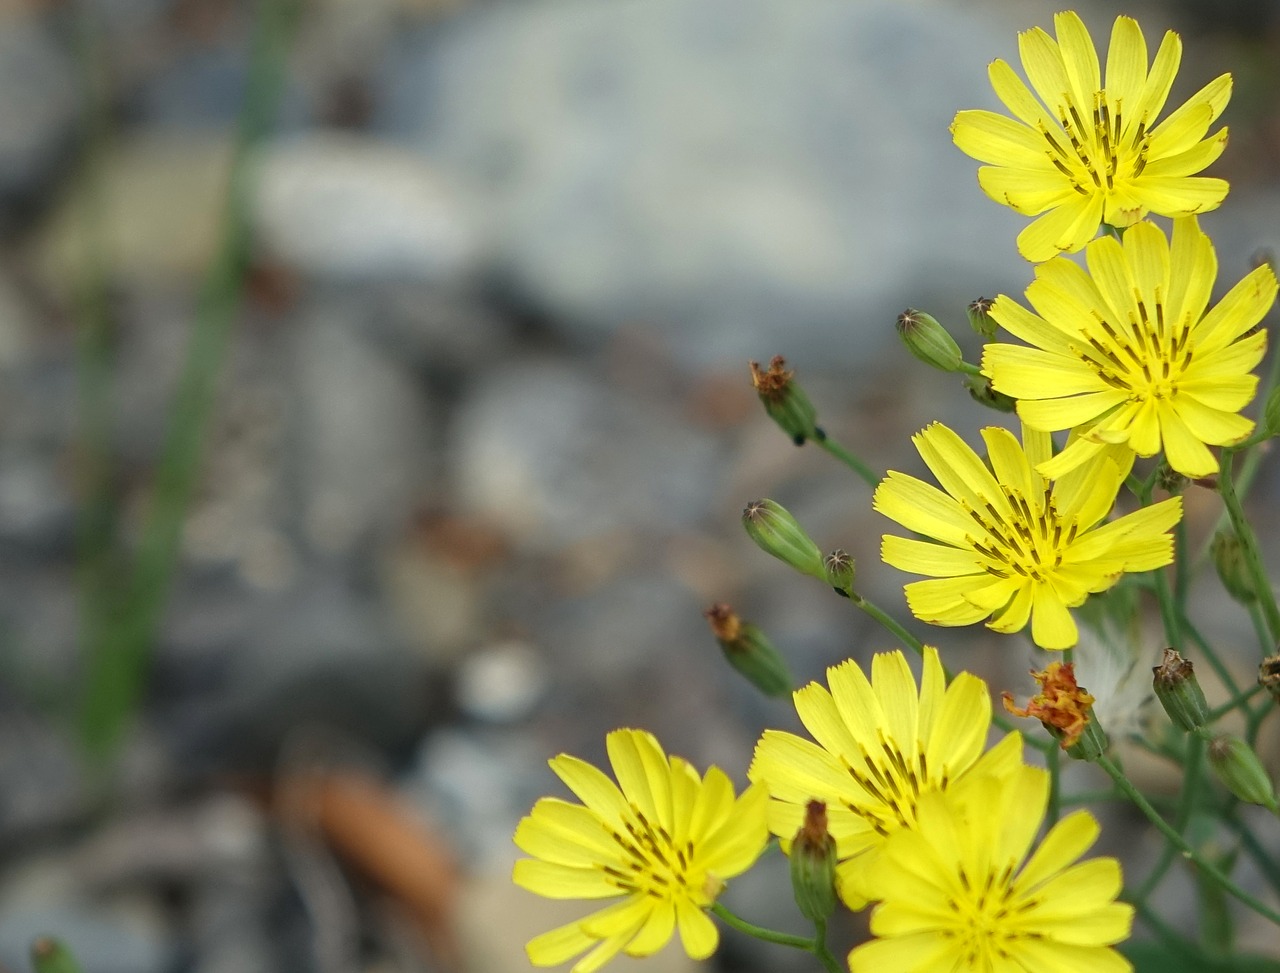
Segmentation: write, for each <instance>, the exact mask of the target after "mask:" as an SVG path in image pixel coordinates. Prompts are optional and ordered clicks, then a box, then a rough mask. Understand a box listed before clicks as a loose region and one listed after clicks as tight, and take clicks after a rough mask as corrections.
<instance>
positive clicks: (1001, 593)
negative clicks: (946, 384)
mask: <svg viewBox="0 0 1280 973" xmlns="http://www.w3.org/2000/svg"><path fill="white" fill-rule="evenodd" d="M912 438H913V441H914V442H915V444H916V448H917V449H918V450H919V451H920V456H921V457H922V458H923V459H924V461H925V464H926V465H927V466H928V467H929V469H930V471H932V473H933V475H934V476H935V477H937V479H938V482H939V483H940V484H941V485H942V488H943V489H941V490H939V489H938V488H937V487H935V486H932V485H930V484H928V483H925V482H924V481H923V480H919V479H917V478H916V477H914V476H908V475H907V474H905V473H897V472H893V471H891V472H890V473H889V475H888V476H887V477H885V479H884V480H882V481H881V482H880V486H879V487H877V488H876V492H875V496H874V498H873V500H872V505H873V506H874V507H875V509H876V510H878V511H879V512H880V513H882V514H884V515H885V516H886V517H888V518H890V519H891V520H895V521H897V522H898V523H899V524H901V525H902V526H903V527H906V528H907V529H908V530H912V531H915V532H916V533H918V534H923V535H924V536H926V537H930V538H935V540H917V539H915V538H907V537H896V536H894V535H892V534H886V535H884V539H883V543H882V545H881V548H880V555H881V557H882V558H883V559H884V561H885V563H886V564H890V565H892V566H893V567H895V568H899V569H901V570H903V571H909V572H912V573H913V574H924V575H929V576H930V577H929V578H928V580H925V581H915V582H912V583H910V584H908V585H907V586H906V588H905V591H906V596H907V605H908V607H910V609H911V612H912V614H914V615H915V616H916V617H917V618H919V619H920V620H921V621H924V622H928V623H929V624H931V625H971V624H973V623H974V622H978V621H981V620H982V619H984V618H990V621H989V622H987V627H988V628H992V629H994V630H995V631H997V632H1017V631H1021V630H1022V629H1023V628H1025V627H1026V625H1027V622H1028V621H1030V623H1031V638H1032V641H1034V642H1035V643H1036V645H1038V646H1040V647H1041V648H1044V649H1068V648H1070V647H1071V646H1073V645H1075V644H1076V641H1077V639H1078V638H1079V630H1078V629H1077V628H1076V623H1075V621H1074V620H1073V619H1072V617H1071V612H1070V611H1068V609H1070V608H1074V607H1077V606H1079V605H1081V604H1083V603H1084V601H1085V599H1086V598H1088V596H1089V595H1090V594H1093V593H1096V592H1099V591H1105V590H1106V589H1108V588H1110V587H1111V586H1112V585H1113V584H1115V583H1116V582H1117V581H1118V580H1119V579H1120V576H1121V575H1122V574H1124V573H1126V572H1131V571H1150V570H1152V569H1154V568H1159V567H1163V566H1164V565H1166V564H1169V563H1170V562H1171V561H1172V560H1173V538H1172V536H1171V535H1170V534H1169V530H1170V528H1172V527H1173V525H1174V524H1176V523H1177V522H1178V520H1179V519H1180V518H1181V516H1182V502H1181V499H1180V498H1178V497H1173V498H1170V499H1168V500H1163V501H1161V502H1160V503H1157V504H1153V505H1152V506H1149V507H1144V508H1142V509H1141V510H1137V511H1134V512H1133V513H1130V514H1126V515H1125V516H1123V517H1120V518H1118V519H1117V520H1114V521H1112V522H1111V523H1107V524H1104V523H1102V521H1103V519H1104V518H1105V517H1106V516H1107V514H1108V513H1109V512H1110V510H1111V507H1112V505H1113V504H1114V503H1115V498H1116V495H1117V493H1118V492H1119V490H1120V485H1121V483H1122V482H1123V480H1124V477H1125V474H1126V473H1127V472H1128V468H1127V466H1126V467H1124V468H1122V467H1120V466H1117V465H1116V463H1115V461H1114V460H1113V459H1112V458H1111V456H1110V455H1108V454H1107V453H1102V454H1099V455H1097V456H1094V457H1092V458H1091V459H1089V460H1088V461H1087V462H1086V463H1084V464H1081V465H1080V466H1077V467H1076V468H1075V469H1074V470H1072V471H1071V472H1070V473H1068V474H1067V475H1065V476H1063V477H1060V478H1059V479H1057V480H1054V481H1052V482H1051V481H1049V480H1047V479H1045V477H1044V476H1043V475H1041V474H1040V473H1038V472H1037V469H1043V464H1044V463H1045V462H1046V461H1048V460H1049V458H1050V457H1051V456H1052V448H1053V447H1052V442H1051V441H1050V438H1049V434H1048V433H1046V432H1036V431H1035V430H1033V429H1030V428H1028V427H1027V426H1026V425H1025V424H1024V425H1023V430H1022V439H1023V442H1022V443H1021V444H1019V442H1018V440H1017V439H1016V438H1015V437H1014V435H1013V433H1011V432H1009V430H1007V429H1001V428H999V427H996V426H991V427H988V428H986V429H983V430H982V438H983V440H984V441H985V442H986V446H987V452H988V456H989V459H990V464H991V465H990V466H989V467H988V466H987V464H985V463H984V462H983V461H982V460H981V459H980V458H979V457H978V455H977V453H975V452H974V451H973V450H972V449H970V448H969V446H968V445H967V444H966V443H965V442H964V440H962V439H961V438H960V437H959V436H957V435H956V434H955V433H954V432H953V431H951V430H950V429H948V428H947V427H946V426H944V425H942V424H941V423H934V424H933V425H931V426H928V427H926V428H925V429H923V430H922V431H921V432H919V433H917V434H916V435H915V436H914V437H912Z"/></svg>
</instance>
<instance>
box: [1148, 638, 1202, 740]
mask: <svg viewBox="0 0 1280 973" xmlns="http://www.w3.org/2000/svg"><path fill="white" fill-rule="evenodd" d="M1151 671H1152V673H1153V674H1154V677H1155V678H1154V679H1153V680H1152V687H1153V688H1154V689H1155V693H1156V699H1158V700H1160V705H1161V706H1163V707H1164V711H1165V712H1166V713H1167V714H1169V719H1170V720H1172V721H1173V725H1174V726H1176V727H1178V729H1180V730H1186V731H1187V732H1188V733H1190V732H1194V731H1195V730H1198V729H1199V728H1200V727H1202V726H1204V725H1205V724H1207V723H1208V722H1209V702H1208V700H1206V699H1205V698H1204V690H1203V689H1201V688H1200V683H1199V681H1198V680H1197V679H1196V673H1195V667H1194V666H1192V665H1191V662H1190V660H1188V659H1184V658H1183V657H1182V656H1181V655H1179V654H1178V653H1177V652H1175V651H1174V650H1173V649H1165V650H1164V658H1163V659H1161V660H1160V664H1159V665H1158V666H1152V667H1151Z"/></svg>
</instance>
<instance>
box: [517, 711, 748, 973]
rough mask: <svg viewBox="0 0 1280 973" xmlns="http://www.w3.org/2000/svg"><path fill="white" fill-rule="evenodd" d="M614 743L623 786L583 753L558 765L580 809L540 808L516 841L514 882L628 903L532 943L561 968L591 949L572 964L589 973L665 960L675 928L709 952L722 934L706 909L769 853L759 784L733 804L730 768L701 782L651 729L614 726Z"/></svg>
mask: <svg viewBox="0 0 1280 973" xmlns="http://www.w3.org/2000/svg"><path fill="white" fill-rule="evenodd" d="M606 744H607V748H608V753H609V761H610V763H611V764H612V765H613V771H614V774H615V775H616V776H617V779H618V783H617V784H616V785H615V784H614V782H613V781H611V780H610V779H609V778H608V777H607V776H605V774H604V773H602V772H601V771H600V770H598V769H596V768H595V767H593V766H591V765H590V764H588V763H586V762H585V761H582V760H579V759H578V758H577V757H571V756H568V755H566V754H561V755H560V756H558V757H555V758H554V759H553V760H551V762H550V763H551V769H552V770H554V771H555V772H556V775H557V776H558V777H559V778H560V779H561V780H562V781H564V782H565V784H567V785H568V787H569V789H570V790H571V791H573V792H574V793H575V794H576V795H577V796H578V797H579V798H580V799H581V801H582V804H573V803H570V802H568V801H562V800H559V799H557V798H553V797H544V798H542V799H541V800H539V801H538V802H537V803H536V804H535V805H534V806H533V810H532V812H530V814H529V815H528V817H526V818H524V819H523V820H522V821H521V822H520V825H519V827H518V828H517V829H516V834H515V842H516V845H517V846H519V848H520V850H521V851H523V852H525V853H526V854H528V855H531V856H532V857H531V858H522V859H520V860H519V861H517V862H516V865H515V872H514V874H513V875H512V879H513V881H515V883H516V884H517V885H519V886H522V887H523V888H526V889H529V890H530V891H531V892H536V893H538V894H539V895H544V896H547V897H548V898H553V899H608V898H615V899H618V900H619V901H617V902H615V903H614V904H612V905H610V906H607V907H606V908H604V909H601V910H599V911H597V912H594V913H592V914H591V915H589V916H587V917H586V918H584V919H581V920H579V921H577V922H571V923H569V924H568V925H565V926H561V927H560V928H558V929H553V930H552V931H551V932H548V933H544V934H542V935H541V936H538V937H536V938H535V939H533V940H531V941H530V942H529V944H528V946H527V950H528V953H529V959H530V961H532V962H533V963H534V965H536V966H554V965H555V964H557V963H563V962H565V961H566V960H569V959H572V958H573V957H574V956H577V955H578V954H580V953H582V952H584V951H587V950H590V951H589V952H587V954H586V955H585V956H583V957H582V958H581V959H579V960H578V962H577V963H575V964H574V966H573V973H590V971H592V970H596V969H599V968H600V967H601V966H602V965H604V964H605V963H606V962H608V961H609V960H610V959H612V958H613V957H614V956H616V955H617V954H618V953H619V952H625V953H627V954H628V955H630V956H648V955H649V954H651V953H653V952H656V951H657V950H658V949H660V948H662V946H664V945H665V944H666V943H667V941H668V940H670V939H671V936H672V935H673V933H674V932H675V931H676V930H677V929H679V933H680V940H681V942H682V944H683V945H684V948H685V951H686V952H687V953H688V954H689V955H690V956H692V957H694V958H695V959H703V958H705V957H707V956H710V955H711V954H712V953H713V952H714V951H715V948H716V946H717V944H718V943H719V933H718V932H717V931H716V927H715V924H714V923H713V922H712V921H711V920H710V919H709V918H708V917H707V915H706V912H705V911H704V910H705V909H707V908H708V907H710V906H711V905H712V904H714V902H715V900H716V897H717V896H718V895H719V894H720V891H721V889H722V888H723V887H724V880H725V879H727V878H732V877H733V876H735V875H738V874H740V873H742V872H744V871H746V870H747V869H748V868H750V867H751V865H752V863H753V862H754V861H755V860H756V858H757V857H759V855H760V852H761V851H762V850H763V849H764V845H765V842H766V840H767V839H768V829H767V828H766V826H765V802H766V799H767V795H766V793H765V791H764V790H763V789H761V788H758V787H753V788H749V789H748V790H747V791H745V792H743V794H742V795H741V796H740V797H738V798H737V799H736V800H735V799H734V795H733V784H732V783H731V782H730V781H729V778H728V777H726V776H725V774H724V773H723V771H721V770H720V769H719V768H717V767H712V768H710V769H709V770H708V771H707V774H706V776H705V777H699V775H698V772H697V771H696V770H694V769H693V767H691V766H690V765H689V764H688V763H686V762H685V761H683V760H681V759H680V758H679V757H670V758H668V757H667V755H666V754H665V753H664V752H663V750H662V747H661V746H660V745H659V743H658V741H657V740H656V739H655V738H654V737H653V735H652V734H650V733H646V732H644V731H643V730H614V731H613V732H612V733H610V734H609V736H608V738H607V740H606Z"/></svg>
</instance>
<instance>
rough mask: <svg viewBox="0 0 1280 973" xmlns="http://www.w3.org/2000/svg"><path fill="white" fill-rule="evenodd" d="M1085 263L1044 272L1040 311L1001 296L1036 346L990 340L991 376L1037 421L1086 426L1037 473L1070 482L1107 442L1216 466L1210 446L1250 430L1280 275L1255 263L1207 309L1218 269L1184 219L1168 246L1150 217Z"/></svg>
mask: <svg viewBox="0 0 1280 973" xmlns="http://www.w3.org/2000/svg"><path fill="white" fill-rule="evenodd" d="M1085 259H1086V262H1087V263H1088V266H1089V270H1088V272H1087V273H1086V272H1085V271H1084V270H1083V269H1082V268H1081V267H1079V266H1078V265H1077V264H1076V263H1074V262H1073V261H1070V260H1067V259H1065V258H1063V259H1057V260H1051V261H1049V262H1048V263H1046V264H1041V265H1040V266H1038V267H1037V268H1036V279H1035V280H1034V281H1033V282H1032V283H1031V285H1030V286H1029V287H1028V288H1027V299H1028V300H1029V301H1030V302H1031V304H1032V306H1034V307H1035V309H1036V310H1037V311H1038V312H1039V314H1038V315H1037V314H1032V313H1031V312H1030V311H1028V310H1026V309H1025V308H1023V307H1022V306H1021V305H1020V304H1019V303H1018V302H1017V301H1015V300H1013V299H1012V298H1010V297H1007V296H1005V295H1003V294H1002V295H1001V296H1000V297H998V298H997V299H996V301H995V303H994V304H993V305H992V306H991V312H990V313H991V317H992V318H994V319H995V320H996V321H997V322H999V323H1000V325H1001V326H1002V327H1003V328H1004V329H1005V330H1006V331H1008V332H1009V333H1010V334H1012V335H1014V336H1015V337H1018V338H1021V339H1022V340H1023V341H1025V342H1027V343H1028V344H1030V345H1032V346H1033V347H1031V348H1025V347H1021V346H1019V345H1012V344H990V345H987V346H986V348H985V349H984V350H983V354H982V371H983V374H984V375H986V376H987V377H988V378H990V379H991V383H992V385H993V386H994V387H995V389H996V390H997V391H999V392H1003V393H1004V394H1005V395H1010V396H1013V397H1014V398H1015V399H1018V400H1019V401H1018V415H1019V416H1020V417H1021V418H1022V421H1023V422H1025V423H1026V424H1027V425H1029V426H1033V427H1034V428H1036V429H1044V430H1050V431H1053V430H1059V429H1070V428H1073V427H1083V428H1081V429H1080V435H1078V436H1076V437H1074V438H1073V441H1072V442H1071V443H1069V444H1068V445H1067V448H1066V449H1064V450H1063V451H1062V453H1060V454H1059V455H1058V456H1056V457H1054V459H1053V461H1052V462H1050V463H1047V464H1045V465H1043V466H1041V467H1039V469H1040V472H1042V473H1044V474H1045V475H1047V476H1060V475H1061V474H1063V473H1065V472H1067V471H1068V470H1070V469H1072V468H1073V467H1075V466H1076V465H1077V464H1079V463H1081V462H1084V461H1085V460H1086V459H1088V458H1089V457H1090V456H1092V455H1094V454H1096V453H1097V452H1098V451H1100V450H1102V449H1104V448H1105V446H1106V445H1108V444H1124V445H1127V446H1128V447H1129V448H1130V449H1132V450H1133V451H1134V452H1136V453H1137V454H1138V455H1140V456H1151V455H1154V454H1155V453H1158V452H1159V451H1160V450H1161V448H1163V449H1164V453H1165V458H1166V459H1167V460H1168V461H1169V465H1170V466H1172V467H1173V468H1174V469H1175V470H1177V471H1178V472H1179V473H1183V474H1185V475H1186V476H1189V477H1201V476H1208V475H1209V474H1211V473H1214V472H1216V471H1217V468H1218V464H1217V462H1216V461H1215V459H1214V457H1213V454H1212V453H1210V452H1209V450H1208V448H1207V447H1208V446H1228V445H1231V444H1232V443H1236V442H1239V441H1240V440H1242V439H1244V438H1246V437H1247V436H1248V435H1249V433H1250V432H1251V431H1252V430H1253V422H1252V421H1251V420H1249V419H1246V418H1244V417H1243V416H1241V415H1239V411H1240V410H1241V409H1242V408H1244V406H1245V405H1246V404H1248V402H1249V401H1250V400H1251V399H1252V398H1253V396H1254V393H1255V392H1256V391H1257V387H1258V379H1257V377H1256V376H1254V375H1251V374H1250V370H1251V369H1252V368H1253V367H1254V366H1255V365H1257V364H1258V362H1259V361H1261V360H1262V356H1263V353H1264V352H1265V351H1266V347H1267V335H1266V332H1265V331H1261V330H1259V331H1254V330H1252V329H1253V328H1254V326H1255V325H1256V324H1257V323H1258V322H1259V321H1261V320H1262V318H1263V316H1264V315H1265V314H1266V313H1267V311H1268V310H1269V309H1270V308H1271V305H1272V304H1273V303H1274V301H1275V298H1276V276H1275V274H1274V273H1273V272H1272V270H1271V268H1270V267H1267V266H1262V267H1258V268H1257V269H1256V270H1254V271H1253V272H1252V273H1250V274H1249V275H1248V276H1247V277H1245V278H1244V279H1243V280H1242V281H1240V283H1238V284H1237V285H1236V286H1235V287H1233V288H1232V289H1231V291H1230V292H1229V293H1228V294H1227V295H1226V296H1225V297H1224V298H1223V299H1222V300H1221V301H1220V302H1219V303H1218V304H1217V305H1215V306H1214V307H1213V308H1212V309H1209V310H1208V311H1206V308H1207V307H1208V304H1209V296H1210V292H1211V291H1212V289H1213V284H1214V280H1215V278H1216V277H1217V274H1218V261H1217V258H1216V257H1215V256H1214V252H1213V245H1212V244H1211V243H1210V242H1209V238H1208V237H1207V236H1206V235H1205V234H1204V233H1203V232H1201V230H1200V227H1199V226H1198V225H1197V223H1196V219H1195V217H1187V218H1186V219H1181V220H1177V221H1175V222H1174V225H1173V243H1172V246H1170V244H1169V242H1168V241H1167V240H1166V239H1165V235H1164V233H1163V232H1162V231H1161V230H1160V229H1159V228H1158V227H1156V226H1155V225H1154V224H1152V223H1149V222H1143V223H1139V224H1138V225H1137V226H1133V227H1130V229H1129V230H1128V231H1126V233H1125V234H1124V241H1123V243H1121V242H1120V241H1117V240H1114V239H1111V238H1105V237H1104V238H1103V239H1100V240H1095V241H1094V242H1093V243H1091V244H1089V247H1088V249H1087V250H1086V251H1085Z"/></svg>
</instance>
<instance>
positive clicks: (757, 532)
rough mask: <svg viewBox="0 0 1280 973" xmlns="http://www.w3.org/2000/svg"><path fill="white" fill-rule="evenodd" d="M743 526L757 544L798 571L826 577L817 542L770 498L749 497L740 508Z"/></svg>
mask: <svg viewBox="0 0 1280 973" xmlns="http://www.w3.org/2000/svg"><path fill="white" fill-rule="evenodd" d="M742 526H743V527H745V528H746V529H747V533H748V534H749V535H750V537H751V539H752V540H753V541H755V542H756V546H757V547H759V548H760V550H762V551H764V552H765V553H766V554H772V555H773V556H774V557H776V558H777V559H778V560H779V561H785V562H786V563H787V564H790V565H791V566H792V567H793V568H795V569H796V570H797V571H799V572H800V573H801V574H807V575H810V576H811V577H814V578H817V579H818V580H819V581H826V580H827V571H826V568H824V567H823V566H822V553H821V552H820V551H819V550H818V545H817V544H815V543H814V542H813V540H812V539H811V538H810V537H809V535H808V534H806V533H805V532H804V529H803V528H801V526H800V524H799V523H797V522H796V519H795V518H794V517H792V516H791V514H790V513H789V512H788V511H787V508H786V507H784V506H782V504H780V503H775V502H774V501H773V500H752V501H751V502H750V503H749V504H747V506H746V507H745V508H744V509H743V511H742Z"/></svg>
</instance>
